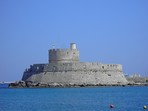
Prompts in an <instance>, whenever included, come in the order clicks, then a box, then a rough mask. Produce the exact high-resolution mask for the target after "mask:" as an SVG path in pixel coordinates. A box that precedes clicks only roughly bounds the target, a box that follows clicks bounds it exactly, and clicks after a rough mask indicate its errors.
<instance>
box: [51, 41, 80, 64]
mask: <svg viewBox="0 0 148 111" xmlns="http://www.w3.org/2000/svg"><path fill="white" fill-rule="evenodd" d="M61 62H62V63H65V62H66V63H69V62H79V50H78V49H77V48H76V44H75V43H71V44H70V48H69V49H50V50H49V63H61Z"/></svg>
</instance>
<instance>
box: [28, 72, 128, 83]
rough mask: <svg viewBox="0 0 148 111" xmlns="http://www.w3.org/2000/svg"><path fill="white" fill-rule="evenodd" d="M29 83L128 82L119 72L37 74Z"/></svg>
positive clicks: (29, 79)
mask: <svg viewBox="0 0 148 111" xmlns="http://www.w3.org/2000/svg"><path fill="white" fill-rule="evenodd" d="M27 81H34V82H43V83H61V84H77V85H80V84H120V83H121V84H126V83H127V80H126V79H125V78H124V76H123V74H122V73H117V72H104V73H102V72H92V71H90V72H85V71H76V72H75V71H69V72H46V73H45V72H44V73H40V74H35V75H33V76H32V77H30V78H28V79H27Z"/></svg>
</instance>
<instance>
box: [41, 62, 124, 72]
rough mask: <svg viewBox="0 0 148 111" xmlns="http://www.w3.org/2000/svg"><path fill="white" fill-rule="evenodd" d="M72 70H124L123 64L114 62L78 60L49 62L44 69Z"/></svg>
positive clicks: (50, 70)
mask: <svg viewBox="0 0 148 111" xmlns="http://www.w3.org/2000/svg"><path fill="white" fill-rule="evenodd" d="M65 70H66V71H72V70H86V71H87V70H92V71H96V70H102V71H105V70H110V71H112V70H114V71H115V70H116V71H121V72H122V66H121V65H120V64H118V65H113V64H100V63H83V62H77V63H58V64H54V63H53V64H48V65H46V66H45V67H44V71H49V72H52V71H56V72H58V71H65Z"/></svg>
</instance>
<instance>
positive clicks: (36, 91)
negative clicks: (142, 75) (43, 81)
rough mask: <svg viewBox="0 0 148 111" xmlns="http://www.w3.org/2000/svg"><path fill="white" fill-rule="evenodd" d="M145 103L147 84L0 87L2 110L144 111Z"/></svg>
mask: <svg viewBox="0 0 148 111" xmlns="http://www.w3.org/2000/svg"><path fill="white" fill-rule="evenodd" d="M110 104H114V106H115V108H113V109H110V108H109V105H110ZM144 105H146V106H147V107H148V87H97V88H30V89H28V88H20V89H9V88H0V111H113V110H114V111H144V109H143V106H144ZM146 110H147V111H148V109H146ZM146 110H145V111H146Z"/></svg>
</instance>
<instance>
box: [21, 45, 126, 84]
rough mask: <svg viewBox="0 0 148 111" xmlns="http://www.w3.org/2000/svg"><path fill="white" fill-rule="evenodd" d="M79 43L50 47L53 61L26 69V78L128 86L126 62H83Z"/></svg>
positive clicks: (43, 82) (43, 81) (57, 82)
mask: <svg viewBox="0 0 148 111" xmlns="http://www.w3.org/2000/svg"><path fill="white" fill-rule="evenodd" d="M79 55H80V53H79V50H78V49H77V48H76V44H75V43H71V44H70V48H69V49H50V50H49V63H47V64H33V65H31V66H30V68H29V69H26V70H25V72H24V74H23V77H22V80H23V81H25V82H27V81H28V82H32V83H42V84H46V85H49V86H50V85H52V84H54V85H55V84H57V85H62V86H65V85H71V86H72V85H74V86H81V85H84V86H94V85H96V86H97V85H98V86H99V85H126V84H128V81H127V80H126V78H125V76H124V74H123V71H122V65H120V64H102V63H99V62H80V61H79Z"/></svg>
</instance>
